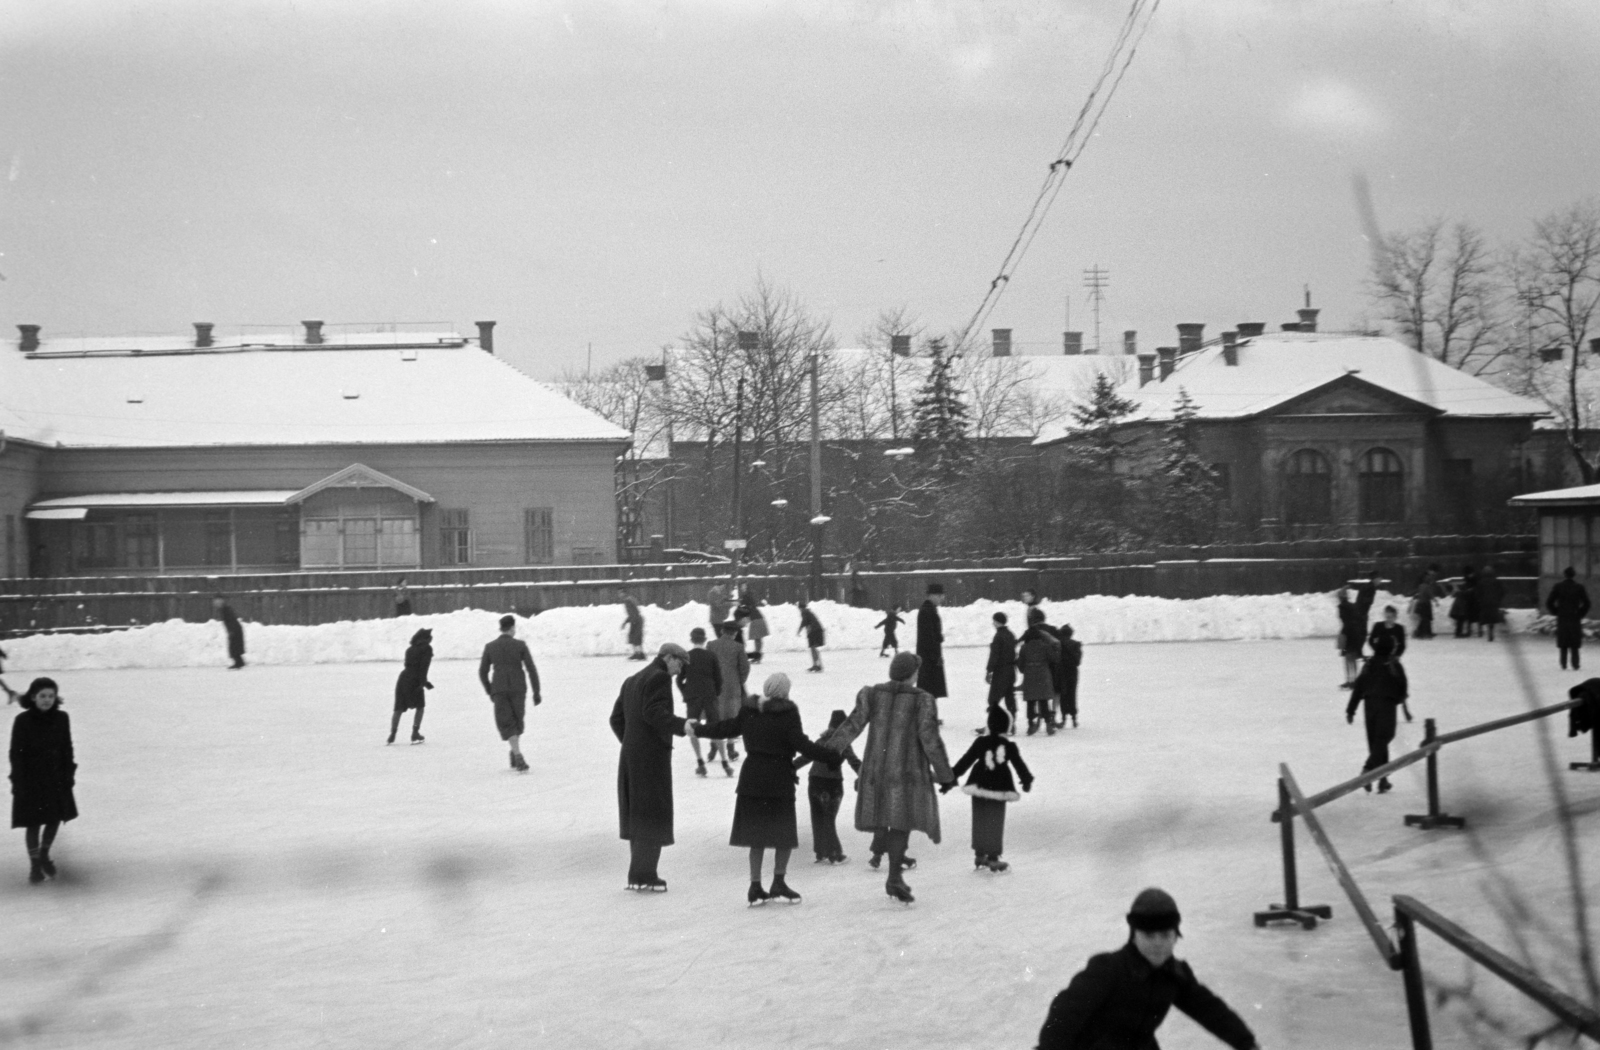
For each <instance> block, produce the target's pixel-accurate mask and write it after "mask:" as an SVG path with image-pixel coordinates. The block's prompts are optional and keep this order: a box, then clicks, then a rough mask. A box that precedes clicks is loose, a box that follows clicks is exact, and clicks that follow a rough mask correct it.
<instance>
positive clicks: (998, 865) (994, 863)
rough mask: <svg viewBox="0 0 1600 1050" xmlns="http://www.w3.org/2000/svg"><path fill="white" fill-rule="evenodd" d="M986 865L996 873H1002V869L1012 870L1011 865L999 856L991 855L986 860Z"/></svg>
mask: <svg viewBox="0 0 1600 1050" xmlns="http://www.w3.org/2000/svg"><path fill="white" fill-rule="evenodd" d="M984 867H986V868H988V869H989V870H990V871H992V872H994V873H995V874H996V875H998V874H1000V873H1001V872H1002V871H1010V870H1011V865H1009V864H1007V863H1006V862H1005V861H1003V860H1001V859H1000V858H999V857H990V858H989V859H988V861H987V862H985V864H984Z"/></svg>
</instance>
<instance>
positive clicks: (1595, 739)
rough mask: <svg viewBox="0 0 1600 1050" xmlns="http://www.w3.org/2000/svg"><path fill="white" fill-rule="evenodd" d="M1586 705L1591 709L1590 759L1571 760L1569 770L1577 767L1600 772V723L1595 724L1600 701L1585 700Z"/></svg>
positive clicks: (1586, 770) (1591, 771)
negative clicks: (1583, 760)
mask: <svg viewBox="0 0 1600 1050" xmlns="http://www.w3.org/2000/svg"><path fill="white" fill-rule="evenodd" d="M1584 706H1586V707H1587V708H1588V709H1589V761H1587V762H1569V763H1567V768H1568V769H1569V770H1573V769H1577V770H1582V771H1583V772H1585V773H1600V725H1596V724H1595V718H1596V717H1597V716H1600V703H1596V702H1595V701H1593V700H1585V701H1584Z"/></svg>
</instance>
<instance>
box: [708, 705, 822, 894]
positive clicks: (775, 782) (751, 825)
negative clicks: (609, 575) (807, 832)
mask: <svg viewBox="0 0 1600 1050" xmlns="http://www.w3.org/2000/svg"><path fill="white" fill-rule="evenodd" d="M789 688H790V685H789V676H788V675H786V674H775V675H771V676H769V677H768V678H767V680H766V682H765V683H763V684H762V686H761V696H760V697H751V698H750V700H751V701H753V703H747V704H745V705H743V706H741V707H740V708H739V713H738V714H737V715H735V716H734V717H733V718H730V719H727V720H725V721H721V722H712V723H711V724H709V725H705V726H696V727H695V735H696V736H700V735H704V736H707V737H718V738H726V737H731V736H742V737H743V738H744V750H745V759H744V768H742V769H740V770H739V786H738V787H737V788H736V789H735V793H736V795H737V796H738V801H737V802H736V803H735V804H734V807H733V833H732V834H731V835H730V836H729V837H728V845H730V846H740V847H743V848H745V849H748V850H749V851H750V888H749V891H748V892H747V893H746V895H745V902H746V903H747V904H750V905H751V906H754V905H757V904H764V903H766V902H767V901H768V900H771V899H777V900H783V901H787V902H788V903H790V904H799V903H800V894H799V893H796V892H795V890H794V889H793V888H792V887H791V886H790V885H789V884H788V882H787V881H786V880H785V878H784V876H785V875H787V874H788V872H789V855H790V854H791V853H793V852H794V850H796V849H797V848H799V846H800V838H799V832H798V831H797V830H796V828H795V812H794V803H795V798H794V785H795V781H797V780H798V779H799V777H797V776H795V772H794V759H795V755H796V754H800V755H804V756H805V757H807V758H809V759H811V760H812V761H818V762H827V761H830V760H831V759H833V758H834V757H835V755H834V752H832V751H830V750H828V749H827V748H824V747H819V746H817V745H816V744H814V743H812V742H811V741H810V740H809V739H807V737H806V734H805V730H804V728H803V727H802V726H801V724H800V709H799V708H798V707H796V706H795V705H794V701H793V700H791V699H789ZM769 849H770V850H772V885H771V887H770V888H768V889H762V888H761V869H762V865H763V863H764V861H765V857H766V851H767V850H769Z"/></svg>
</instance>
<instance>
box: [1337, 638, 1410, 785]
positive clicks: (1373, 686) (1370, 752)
mask: <svg viewBox="0 0 1600 1050" xmlns="http://www.w3.org/2000/svg"><path fill="white" fill-rule="evenodd" d="M1405 702H1406V679H1405V676H1404V675H1403V674H1401V673H1400V672H1399V671H1398V670H1397V668H1396V666H1395V663H1394V657H1393V656H1392V655H1390V654H1388V653H1385V654H1383V655H1378V654H1373V655H1372V656H1371V657H1369V658H1368V659H1367V664H1366V666H1365V667H1363V668H1362V669H1361V673H1360V674H1359V675H1357V676H1356V680H1355V684H1354V685H1352V686H1351V687H1350V703H1349V705H1348V706H1347V707H1346V708H1345V709H1344V720H1345V722H1346V723H1354V722H1355V720H1356V708H1358V707H1360V706H1362V704H1365V705H1366V710H1365V712H1364V715H1365V718H1366V728H1367V761H1366V763H1365V764H1364V765H1362V767H1361V772H1363V773H1365V772H1367V771H1368V770H1373V769H1377V768H1378V767H1379V766H1386V765H1388V764H1389V745H1390V744H1392V743H1393V742H1394V732H1395V711H1396V710H1398V709H1399V708H1400V707H1402V706H1403V705H1404V704H1405ZM1393 786H1394V785H1392V784H1390V783H1389V778H1388V777H1383V778H1381V779H1379V781H1378V793H1379V794H1382V793H1384V792H1386V791H1388V790H1389V789H1390V788H1392V787H1393ZM1366 788H1367V790H1368V791H1371V790H1372V785H1371V784H1368V785H1366Z"/></svg>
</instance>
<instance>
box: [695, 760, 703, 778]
mask: <svg viewBox="0 0 1600 1050" xmlns="http://www.w3.org/2000/svg"><path fill="white" fill-rule="evenodd" d="M694 775H695V776H697V777H703V776H705V775H706V764H705V763H704V762H702V761H699V760H698V759H697V760H695V764H694Z"/></svg>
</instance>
